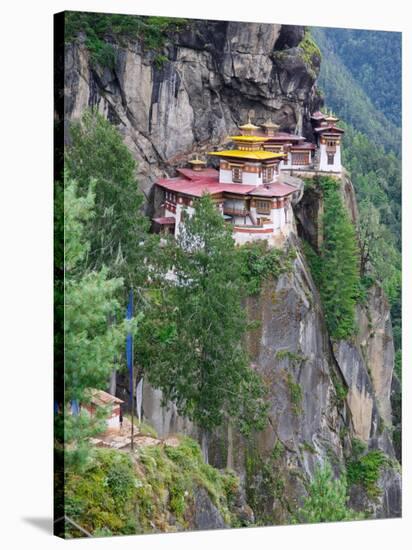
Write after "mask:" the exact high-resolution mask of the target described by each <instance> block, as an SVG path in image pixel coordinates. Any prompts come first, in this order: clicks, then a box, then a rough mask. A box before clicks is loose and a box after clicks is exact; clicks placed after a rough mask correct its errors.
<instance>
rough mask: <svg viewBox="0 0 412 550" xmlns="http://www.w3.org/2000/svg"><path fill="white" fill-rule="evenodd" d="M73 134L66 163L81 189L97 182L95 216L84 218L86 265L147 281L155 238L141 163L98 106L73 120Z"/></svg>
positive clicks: (129, 281) (129, 280) (133, 281)
mask: <svg viewBox="0 0 412 550" xmlns="http://www.w3.org/2000/svg"><path fill="white" fill-rule="evenodd" d="M70 139H71V143H70V146H69V147H68V148H67V152H66V155H65V161H66V167H67V170H68V173H69V175H70V177H71V178H73V179H75V180H76V181H77V182H78V187H79V192H80V193H81V194H86V193H87V190H88V187H89V183H90V180H91V179H92V178H93V179H94V180H95V182H96V183H95V187H94V195H95V201H94V215H93V218H91V217H89V218H88V219H87V220H86V221H85V222H86V233H87V239H88V240H89V242H90V246H89V248H88V251H87V255H86V256H85V260H86V263H87V266H88V268H89V269H92V270H98V269H101V268H102V266H103V265H105V266H106V267H107V269H108V273H109V274H110V275H111V276H121V277H123V279H124V282H125V286H126V289H128V288H130V287H133V286H137V285H139V284H142V281H144V280H145V278H146V275H147V273H146V271H145V269H144V266H145V261H144V259H145V257H146V256H147V254H148V252H149V251H148V248H147V245H148V244H149V243H150V242H152V241H153V239H151V238H150V237H149V235H148V229H149V220H148V218H146V217H145V216H144V214H143V195H142V193H141V192H140V190H139V188H138V184H137V181H136V175H135V172H136V163H135V161H134V159H133V157H132V155H131V153H130V151H129V150H128V149H127V147H126V145H125V144H124V143H123V140H122V137H121V135H120V133H119V132H118V131H117V129H116V128H115V127H114V126H112V125H111V124H110V122H108V121H107V120H106V119H105V118H104V117H103V116H101V115H100V114H99V113H98V112H97V111H95V110H89V111H86V112H85V113H84V115H83V117H82V119H81V121H79V122H75V123H73V124H72V125H71V128H70ZM145 245H146V246H145Z"/></svg>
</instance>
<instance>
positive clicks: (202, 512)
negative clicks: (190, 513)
mask: <svg viewBox="0 0 412 550" xmlns="http://www.w3.org/2000/svg"><path fill="white" fill-rule="evenodd" d="M194 499H195V502H194V528H195V529H201V530H204V529H224V528H225V527H226V524H225V522H224V521H223V518H222V515H221V514H220V512H219V510H218V509H217V508H216V506H215V505H214V504H213V503H212V501H211V500H210V497H209V495H208V494H207V491H206V490H205V489H203V487H199V488H198V489H197V490H196V492H195V497H194Z"/></svg>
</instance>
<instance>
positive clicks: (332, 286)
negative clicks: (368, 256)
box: [306, 177, 360, 339]
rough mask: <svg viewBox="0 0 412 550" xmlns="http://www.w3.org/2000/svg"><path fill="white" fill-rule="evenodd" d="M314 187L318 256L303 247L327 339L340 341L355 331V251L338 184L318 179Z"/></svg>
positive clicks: (331, 180) (356, 274) (357, 252)
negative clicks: (319, 196) (318, 194)
mask: <svg viewBox="0 0 412 550" xmlns="http://www.w3.org/2000/svg"><path fill="white" fill-rule="evenodd" d="M317 184H318V185H319V186H320V188H321V189H322V191H323V200H324V215H323V220H322V225H323V242H322V245H321V246H320V249H319V254H316V253H315V251H313V250H312V249H310V247H309V246H307V247H306V248H307V258H308V261H309V263H310V265H311V269H312V275H313V277H314V279H315V282H316V283H317V285H318V287H319V291H320V294H321V297H322V303H323V307H324V311H325V317H326V323H327V325H328V329H329V332H330V335H331V337H332V338H335V339H343V338H347V337H348V336H350V335H351V334H353V332H354V330H355V305H356V301H357V297H358V294H359V288H360V286H359V285H360V275H359V249H358V244H357V239H356V232H355V228H354V226H353V224H352V223H351V221H350V219H349V215H348V213H347V211H346V208H345V206H344V204H343V201H342V196H341V192H340V188H339V182H338V181H337V180H335V179H334V178H331V177H319V178H317Z"/></svg>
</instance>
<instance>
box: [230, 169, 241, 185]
mask: <svg viewBox="0 0 412 550" xmlns="http://www.w3.org/2000/svg"><path fill="white" fill-rule="evenodd" d="M232 181H234V182H235V183H242V169H241V168H239V167H236V166H235V167H233V168H232Z"/></svg>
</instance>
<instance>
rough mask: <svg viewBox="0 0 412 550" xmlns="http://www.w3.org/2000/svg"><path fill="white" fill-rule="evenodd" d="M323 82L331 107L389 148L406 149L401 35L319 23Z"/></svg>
mask: <svg viewBox="0 0 412 550" xmlns="http://www.w3.org/2000/svg"><path fill="white" fill-rule="evenodd" d="M311 32H312V35H313V37H314V39H315V41H316V43H317V44H318V46H319V48H320V49H321V52H322V63H321V71H320V75H319V79H318V85H319V87H320V88H321V89H322V91H323V93H324V95H325V97H326V101H327V104H328V106H329V107H332V108H333V109H334V110H335V111H336V112H337V113H339V116H340V117H341V118H342V119H343V120H345V122H347V123H348V124H351V125H353V126H354V128H356V129H357V130H359V131H361V132H362V133H364V134H365V135H366V136H367V137H368V138H369V139H370V140H371V141H373V142H374V143H376V144H378V145H382V146H383V147H385V149H386V150H388V151H389V150H395V151H396V152H398V153H399V152H400V143H401V131H400V117H401V86H400V84H401V81H400V80H401V75H400V72H401V64H400V57H401V35H400V33H385V32H381V31H375V32H374V31H355V30H351V29H334V28H320V27H313V28H312V29H311Z"/></svg>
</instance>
